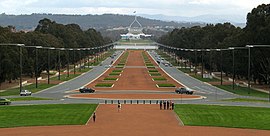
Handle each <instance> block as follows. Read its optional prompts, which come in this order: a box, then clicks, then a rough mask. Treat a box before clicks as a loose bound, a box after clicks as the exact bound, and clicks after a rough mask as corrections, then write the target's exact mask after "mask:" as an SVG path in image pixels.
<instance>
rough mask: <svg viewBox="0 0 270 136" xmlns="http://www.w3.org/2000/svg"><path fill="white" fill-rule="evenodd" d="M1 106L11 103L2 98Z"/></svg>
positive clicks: (0, 99) (0, 100)
mask: <svg viewBox="0 0 270 136" xmlns="http://www.w3.org/2000/svg"><path fill="white" fill-rule="evenodd" d="M0 104H1V105H10V104H11V101H10V100H9V99H7V98H0Z"/></svg>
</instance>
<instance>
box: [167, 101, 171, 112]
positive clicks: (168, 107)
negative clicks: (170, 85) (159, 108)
mask: <svg viewBox="0 0 270 136" xmlns="http://www.w3.org/2000/svg"><path fill="white" fill-rule="evenodd" d="M169 109H170V102H169V101H167V110H169Z"/></svg>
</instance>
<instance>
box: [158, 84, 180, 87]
mask: <svg viewBox="0 0 270 136" xmlns="http://www.w3.org/2000/svg"><path fill="white" fill-rule="evenodd" d="M157 85H158V87H176V86H175V85H174V84H157Z"/></svg>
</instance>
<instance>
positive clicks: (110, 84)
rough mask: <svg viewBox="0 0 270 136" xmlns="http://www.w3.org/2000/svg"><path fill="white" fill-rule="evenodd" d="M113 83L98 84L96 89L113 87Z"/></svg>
mask: <svg viewBox="0 0 270 136" xmlns="http://www.w3.org/2000/svg"><path fill="white" fill-rule="evenodd" d="M113 85H114V84H113V83H97V84H96V85H95V87H113Z"/></svg>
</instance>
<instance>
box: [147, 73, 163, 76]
mask: <svg viewBox="0 0 270 136" xmlns="http://www.w3.org/2000/svg"><path fill="white" fill-rule="evenodd" d="M150 76H161V74H159V73H150Z"/></svg>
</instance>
